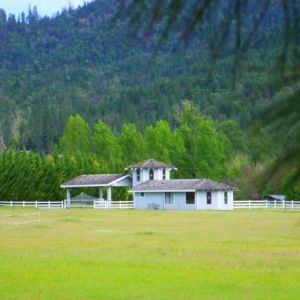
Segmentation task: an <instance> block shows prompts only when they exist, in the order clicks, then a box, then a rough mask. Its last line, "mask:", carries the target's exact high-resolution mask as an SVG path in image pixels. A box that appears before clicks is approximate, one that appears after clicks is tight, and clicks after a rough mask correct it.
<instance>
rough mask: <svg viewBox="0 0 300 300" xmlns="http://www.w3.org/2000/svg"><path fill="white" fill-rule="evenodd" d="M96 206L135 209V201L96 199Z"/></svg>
mask: <svg viewBox="0 0 300 300" xmlns="http://www.w3.org/2000/svg"><path fill="white" fill-rule="evenodd" d="M94 208H119V209H133V208H134V201H111V202H109V201H105V200H97V201H94Z"/></svg>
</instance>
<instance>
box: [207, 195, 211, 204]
mask: <svg viewBox="0 0 300 300" xmlns="http://www.w3.org/2000/svg"><path fill="white" fill-rule="evenodd" d="M206 203H207V204H211V192H207V194H206Z"/></svg>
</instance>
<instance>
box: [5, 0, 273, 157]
mask: <svg viewBox="0 0 300 300" xmlns="http://www.w3.org/2000/svg"><path fill="white" fill-rule="evenodd" d="M116 2H117V1H95V2H92V3H90V4H87V5H85V6H84V7H82V8H78V9H75V10H74V9H71V8H70V9H68V10H65V11H63V12H62V13H61V14H59V15H57V16H56V17H53V18H47V17H44V18H40V17H39V15H38V12H37V10H35V9H33V10H30V11H29V13H28V14H27V15H25V14H23V15H21V16H19V18H17V19H16V17H14V16H11V15H10V16H6V14H5V12H4V11H3V10H2V11H0V39H1V43H0V65H1V69H0V79H1V80H0V99H1V103H3V105H1V111H0V113H1V124H0V125H1V128H0V130H1V132H0V134H1V137H2V138H3V140H4V143H5V145H6V146H8V145H10V144H11V143H12V142H13V138H15V139H20V140H18V141H17V142H18V143H19V144H20V145H22V146H25V147H26V148H27V149H33V150H38V151H46V152H48V151H50V149H51V147H52V145H53V144H56V143H57V142H58V139H59V137H60V135H61V134H62V131H63V128H64V126H65V123H66V120H67V119H68V117H69V116H70V115H72V114H75V113H80V115H82V116H83V117H84V118H85V119H86V120H87V121H88V123H89V124H90V125H93V124H94V123H95V122H97V121H98V119H99V118H101V119H103V120H104V121H105V122H107V123H108V124H109V125H111V126H113V127H114V130H116V131H118V130H119V129H120V127H121V125H122V123H123V122H125V121H130V122H133V123H136V124H137V125H138V127H139V128H141V129H143V128H145V126H146V125H147V124H151V123H153V122H155V121H156V120H158V119H160V118H163V119H166V120H168V121H170V122H171V123H173V124H174V123H176V120H175V119H174V112H176V109H177V108H178V105H180V104H181V103H182V101H183V100H185V99H188V100H191V101H192V102H193V103H194V104H195V105H196V106H197V107H198V108H199V109H200V110H201V111H202V113H203V114H204V115H207V116H211V117H213V118H214V119H219V120H224V119H227V118H234V119H236V120H237V121H238V123H239V124H240V125H241V126H244V125H245V124H247V122H248V121H249V120H250V118H251V117H252V116H253V115H255V114H256V113H257V112H259V111H260V110H261V109H262V108H265V107H266V106H267V105H268V103H269V101H271V100H272V94H270V91H267V90H266V89H265V83H266V82H267V80H268V76H269V75H268V74H267V72H264V73H258V72H257V71H253V70H252V69H253V68H254V67H262V66H267V65H268V64H270V59H271V58H272V55H273V52H274V51H275V50H274V49H275V48H276V39H275V37H276V35H275V33H274V32H273V31H272V30H271V29H272V28H273V29H274V28H275V27H276V23H275V25H274V24H273V23H274V21H272V18H271V17H270V20H269V22H267V21H266V25H265V26H266V28H268V29H269V31H266V32H264V33H262V34H263V35H264V38H263V39H259V38H258V39H257V42H256V44H255V45H256V48H257V49H255V48H254V49H253V50H252V51H251V52H250V53H249V57H248V62H249V63H250V66H251V69H250V68H249V67H248V68H246V69H245V72H244V73H243V74H244V75H243V77H240V78H239V79H238V81H237V82H236V88H235V89H232V84H233V82H232V58H231V52H230V49H229V50H228V53H227V55H226V56H225V57H223V58H221V59H220V61H219V63H218V65H217V67H216V69H215V72H214V73H213V74H212V75H211V76H209V69H210V64H209V59H208V52H207V50H206V49H207V44H206V42H205V38H204V37H203V36H202V35H201V34H199V35H195V36H194V37H193V38H191V39H190V41H189V44H188V45H184V44H183V43H177V41H176V40H175V38H174V40H171V41H169V42H168V43H167V44H164V45H162V46H161V47H160V48H159V51H158V52H157V54H156V55H154V54H153V53H154V50H155V48H156V47H157V43H156V42H157V37H158V32H159V30H160V26H159V25H158V26H156V28H155V31H154V33H153V34H152V35H151V36H150V37H147V40H146V38H145V37H137V38H135V39H128V32H127V29H126V26H124V24H126V22H127V19H126V17H122V18H120V19H118V20H117V21H116V22H114V23H113V24H112V22H111V19H112V17H113V16H114V15H115V12H116ZM249 22H250V21H249ZM228 39H229V40H230V36H228ZM262 40H263V42H262Z"/></svg>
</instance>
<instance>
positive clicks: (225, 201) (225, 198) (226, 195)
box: [224, 192, 228, 204]
mask: <svg viewBox="0 0 300 300" xmlns="http://www.w3.org/2000/svg"><path fill="white" fill-rule="evenodd" d="M224 203H225V204H227V203H228V194H227V192H224Z"/></svg>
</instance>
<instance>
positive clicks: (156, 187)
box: [131, 179, 236, 192]
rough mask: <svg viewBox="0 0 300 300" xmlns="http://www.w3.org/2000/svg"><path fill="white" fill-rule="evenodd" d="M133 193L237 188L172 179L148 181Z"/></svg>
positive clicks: (212, 182) (136, 186)
mask: <svg viewBox="0 0 300 300" xmlns="http://www.w3.org/2000/svg"><path fill="white" fill-rule="evenodd" d="M131 190H132V191H133V192H139V191H142V192H147V191H149V192H151V191H213V190H222V191H223V190H227V191H234V190H236V188H234V187H232V186H230V185H228V184H225V183H219V182H215V181H212V180H210V179H171V180H148V181H145V182H143V183H140V184H138V185H135V186H134V187H133V188H132V189H131Z"/></svg>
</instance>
